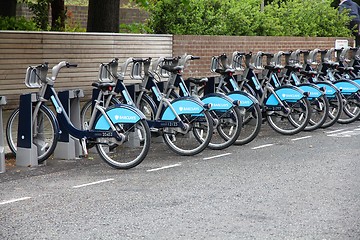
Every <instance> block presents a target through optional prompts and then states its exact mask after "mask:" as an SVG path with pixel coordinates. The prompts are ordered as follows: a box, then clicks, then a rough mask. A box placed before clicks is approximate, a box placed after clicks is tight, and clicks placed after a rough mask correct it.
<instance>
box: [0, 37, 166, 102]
mask: <svg viewBox="0 0 360 240" xmlns="http://www.w3.org/2000/svg"><path fill="white" fill-rule="evenodd" d="M171 54H172V35H151V34H114V33H61V32H22V31H0V95H5V96H6V97H7V99H8V105H7V106H6V108H13V107H14V106H16V104H18V99H19V95H20V94H24V93H29V92H34V91H36V90H37V89H28V88H26V86H25V84H24V80H25V74H26V68H27V67H28V66H36V65H38V64H41V63H44V62H48V63H49V67H50V69H49V75H48V76H49V77H50V76H51V68H52V67H53V66H54V65H56V64H57V63H58V62H60V61H63V60H65V61H68V62H71V63H77V64H78V67H77V68H71V69H62V70H61V71H60V73H59V75H58V78H57V80H56V82H55V87H56V89H57V90H65V89H69V88H71V89H73V88H81V89H83V90H84V92H86V93H87V94H88V95H90V93H91V89H92V86H91V83H92V82H94V81H97V80H98V71H99V65H100V63H107V62H110V61H111V60H112V59H113V58H115V57H117V58H119V71H120V68H121V65H122V63H123V62H125V60H126V59H127V58H131V57H137V58H139V57H142V58H146V57H152V58H157V57H159V56H171ZM131 83H134V81H133V80H131V79H130V78H129V77H128V76H127V77H126V78H125V84H131ZM4 107H5V106H4Z"/></svg>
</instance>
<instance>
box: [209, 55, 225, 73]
mask: <svg viewBox="0 0 360 240" xmlns="http://www.w3.org/2000/svg"><path fill="white" fill-rule="evenodd" d="M221 68H222V67H221V65H220V62H219V59H218V58H217V57H212V58H211V67H210V71H211V72H213V73H214V72H216V69H221Z"/></svg>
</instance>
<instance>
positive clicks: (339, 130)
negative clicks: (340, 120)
mask: <svg viewBox="0 0 360 240" xmlns="http://www.w3.org/2000/svg"><path fill="white" fill-rule="evenodd" d="M346 129H347V128H342V129H338V130H334V131H330V132H325V133H326V134H332V133H336V132H341V131H344V130H346Z"/></svg>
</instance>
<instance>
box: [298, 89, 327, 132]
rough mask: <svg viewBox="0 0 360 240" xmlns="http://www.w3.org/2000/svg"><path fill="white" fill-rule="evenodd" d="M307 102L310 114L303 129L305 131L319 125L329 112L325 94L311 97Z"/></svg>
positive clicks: (323, 121)
mask: <svg viewBox="0 0 360 240" xmlns="http://www.w3.org/2000/svg"><path fill="white" fill-rule="evenodd" d="M309 102H310V106H311V108H310V110H311V115H310V120H309V124H308V125H307V126H306V127H305V129H304V130H305V131H313V130H315V129H317V128H319V127H321V126H322V125H323V124H324V123H325V121H326V119H327V118H328V113H329V101H328V99H327V97H326V96H325V95H322V96H320V97H318V98H314V99H311V100H309Z"/></svg>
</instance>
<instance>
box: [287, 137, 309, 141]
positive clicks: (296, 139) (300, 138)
mask: <svg viewBox="0 0 360 240" xmlns="http://www.w3.org/2000/svg"><path fill="white" fill-rule="evenodd" d="M311 137H312V136H305V137H299V138H293V139H291V141H298V140H303V139H307V138H311Z"/></svg>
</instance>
